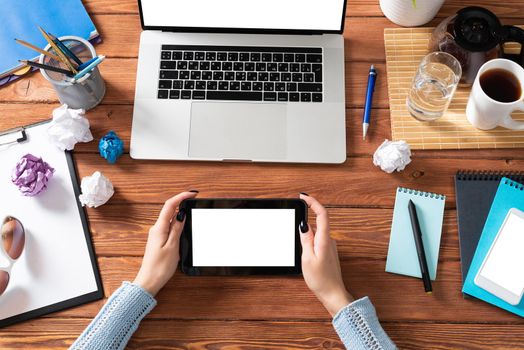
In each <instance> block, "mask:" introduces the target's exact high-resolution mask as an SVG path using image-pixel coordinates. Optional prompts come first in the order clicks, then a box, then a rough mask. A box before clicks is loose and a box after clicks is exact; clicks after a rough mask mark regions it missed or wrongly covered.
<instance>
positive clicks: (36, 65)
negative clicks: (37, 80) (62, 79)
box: [19, 60, 73, 77]
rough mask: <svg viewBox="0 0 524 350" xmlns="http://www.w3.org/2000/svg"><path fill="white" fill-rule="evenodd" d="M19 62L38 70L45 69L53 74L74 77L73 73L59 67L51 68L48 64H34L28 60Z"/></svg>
mask: <svg viewBox="0 0 524 350" xmlns="http://www.w3.org/2000/svg"><path fill="white" fill-rule="evenodd" d="M19 62H22V63H24V64H26V65H28V66H31V67H36V68H42V69H45V70H51V71H53V72H57V73H62V74H65V75H67V76H68V77H72V76H73V73H72V72H71V71H69V70H67V69H62V68H59V67H54V66H49V65H47V64H41V63H36V62H33V61H28V60H20V61H19Z"/></svg>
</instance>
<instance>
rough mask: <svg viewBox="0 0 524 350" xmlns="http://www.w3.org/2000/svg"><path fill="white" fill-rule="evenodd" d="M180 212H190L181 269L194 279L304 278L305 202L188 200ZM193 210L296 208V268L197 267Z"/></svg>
mask: <svg viewBox="0 0 524 350" xmlns="http://www.w3.org/2000/svg"><path fill="white" fill-rule="evenodd" d="M180 209H181V210H182V209H183V210H185V212H186V222H185V225H184V230H183V231H182V236H181V237H180V269H181V270H182V272H183V273H185V274H186V275H190V276H230V275H300V274H301V273H302V267H301V255H302V245H301V243H300V232H299V225H300V222H301V221H302V220H306V222H307V204H306V203H305V202H304V201H303V200H301V199H245V198H239V199H229V198H228V199H222V198H210V199H208V198H205V199H188V200H185V201H184V202H183V203H182V204H181V205H180ZM192 209H295V266H267V267H266V266H232V267H230V266H216V267H202V266H198V267H196V266H193V241H192V228H191V222H192V221H191V219H192V217H191V211H192Z"/></svg>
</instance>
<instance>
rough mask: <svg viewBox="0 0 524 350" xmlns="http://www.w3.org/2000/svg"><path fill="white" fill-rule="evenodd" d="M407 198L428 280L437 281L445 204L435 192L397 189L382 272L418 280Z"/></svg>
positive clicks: (418, 271)
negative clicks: (414, 216) (414, 213)
mask: <svg viewBox="0 0 524 350" xmlns="http://www.w3.org/2000/svg"><path fill="white" fill-rule="evenodd" d="M410 199H411V200H412V201H413V203H414V204H415V207H416V208H417V216H418V219H419V223H420V229H421V230H422V242H423V243H424V250H425V251H426V260H427V262H428V268H429V276H430V277H431V279H432V280H435V279H436V278H437V263H438V254H439V250H440V237H441V235H442V221H443V218H444V205H445V203H446V196H443V195H440V194H435V193H428V192H421V191H416V190H410V189H407V188H402V187H399V188H397V197H396V200H395V209H394V210H393V223H392V225H391V236H390V239H389V250H388V258H387V261H386V271H387V272H393V273H398V274H401V275H407V276H413V277H418V278H421V277H422V274H421V272H420V265H419V261H418V256H417V249H416V247H415V239H414V238H413V230H412V228H411V220H410V217H409V211H408V203H409V200H410Z"/></svg>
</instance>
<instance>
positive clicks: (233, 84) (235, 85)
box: [229, 81, 240, 91]
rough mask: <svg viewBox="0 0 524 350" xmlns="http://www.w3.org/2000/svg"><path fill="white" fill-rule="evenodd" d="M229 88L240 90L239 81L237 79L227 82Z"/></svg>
mask: <svg viewBox="0 0 524 350" xmlns="http://www.w3.org/2000/svg"><path fill="white" fill-rule="evenodd" d="M229 90H231V91H238V90H240V83H239V82H238V81H232V82H230V83H229Z"/></svg>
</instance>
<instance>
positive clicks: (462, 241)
mask: <svg viewBox="0 0 524 350" xmlns="http://www.w3.org/2000/svg"><path fill="white" fill-rule="evenodd" d="M503 177H507V178H510V179H512V180H515V181H517V182H520V183H524V172H500V171H459V172H457V174H456V175H455V193H456V199H457V222H458V230H459V245H460V261H461V262H460V263H461V269H462V281H465V280H466V275H467V273H468V270H469V266H470V264H471V259H473V254H475V249H477V243H478V241H479V238H480V234H481V233H482V229H483V228H484V223H485V222H486V218H487V216H488V213H489V209H490V208H491V203H492V202H493V198H494V197H495V193H496V192H497V188H498V186H499V183H500V180H501V179H502V178H503Z"/></svg>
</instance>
